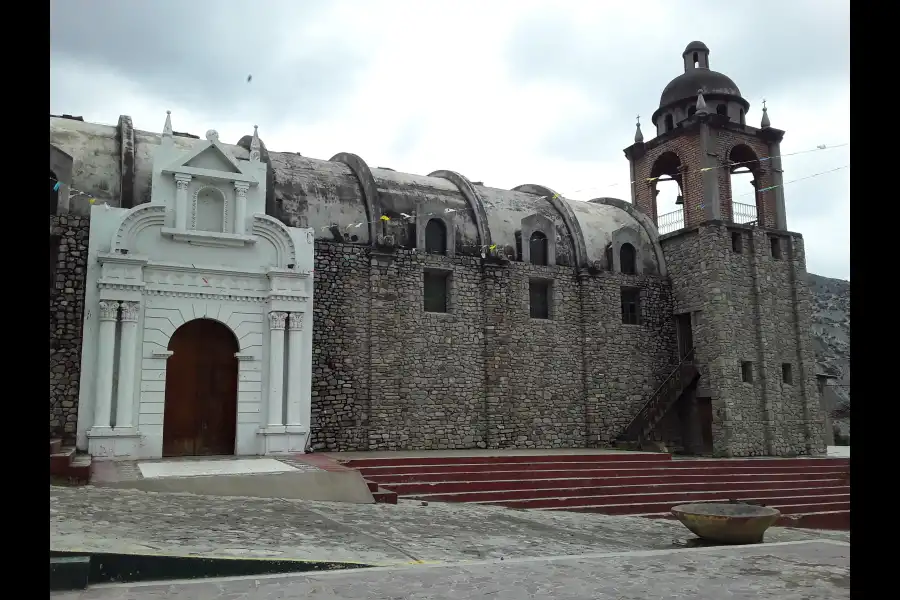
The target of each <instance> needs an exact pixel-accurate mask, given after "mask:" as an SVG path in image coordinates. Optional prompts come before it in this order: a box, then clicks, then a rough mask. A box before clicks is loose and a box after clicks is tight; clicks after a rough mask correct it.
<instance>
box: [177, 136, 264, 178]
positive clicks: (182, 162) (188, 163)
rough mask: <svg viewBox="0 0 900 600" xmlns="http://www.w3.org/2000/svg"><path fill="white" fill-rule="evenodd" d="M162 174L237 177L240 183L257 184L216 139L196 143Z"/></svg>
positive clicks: (247, 170) (249, 173) (249, 171)
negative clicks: (182, 173)
mask: <svg viewBox="0 0 900 600" xmlns="http://www.w3.org/2000/svg"><path fill="white" fill-rule="evenodd" d="M163 172H164V173H178V172H184V173H189V174H191V173H192V174H195V175H205V176H207V177H209V176H212V177H215V176H226V177H228V176H238V177H237V179H238V180H241V181H248V182H252V183H257V181H256V177H254V176H253V174H252V171H251V170H249V169H247V168H246V166H245V165H242V164H241V161H238V160H237V159H236V158H234V156H232V155H231V153H230V152H229V151H228V150H227V149H226V148H225V147H224V146H223V145H222V144H221V143H220V142H219V141H218V140H217V139H216V140H207V141H206V142H205V143H198V144H197V145H196V146H194V147H193V148H192V149H191V150H190V151H189V152H187V153H185V154H183V155H182V156H180V157H179V158H178V159H177V160H176V161H175V162H173V163H172V164H171V165H170V166H169V167H168V168H166V169H163Z"/></svg>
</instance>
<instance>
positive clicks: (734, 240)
mask: <svg viewBox="0 0 900 600" xmlns="http://www.w3.org/2000/svg"><path fill="white" fill-rule="evenodd" d="M731 251H732V252H734V253H735V254H740V253H741V252H743V251H744V241H743V240H742V239H741V232H740V231H732V232H731Z"/></svg>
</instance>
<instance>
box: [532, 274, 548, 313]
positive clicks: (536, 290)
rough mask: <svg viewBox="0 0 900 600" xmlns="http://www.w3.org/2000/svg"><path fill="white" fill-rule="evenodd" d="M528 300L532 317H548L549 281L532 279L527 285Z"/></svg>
mask: <svg viewBox="0 0 900 600" xmlns="http://www.w3.org/2000/svg"><path fill="white" fill-rule="evenodd" d="M528 288H529V289H528V300H529V303H530V305H531V318H532V319H549V318H550V282H549V281H541V280H533V281H531V282H530V283H529V286H528Z"/></svg>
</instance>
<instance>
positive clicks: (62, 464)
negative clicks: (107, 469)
mask: <svg viewBox="0 0 900 600" xmlns="http://www.w3.org/2000/svg"><path fill="white" fill-rule="evenodd" d="M50 481H51V483H68V484H75V485H86V484H88V483H90V481H91V457H90V455H89V454H77V453H76V452H75V447H74V446H66V447H64V446H63V445H62V440H60V439H58V438H51V439H50Z"/></svg>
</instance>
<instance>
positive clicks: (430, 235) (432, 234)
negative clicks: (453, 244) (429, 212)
mask: <svg viewBox="0 0 900 600" xmlns="http://www.w3.org/2000/svg"><path fill="white" fill-rule="evenodd" d="M425 252H427V253H428V254H446V253H447V226H446V225H444V222H443V221H442V220H440V219H431V220H430V221H428V224H427V225H425Z"/></svg>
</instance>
